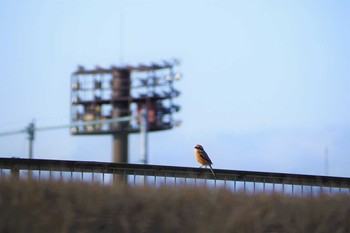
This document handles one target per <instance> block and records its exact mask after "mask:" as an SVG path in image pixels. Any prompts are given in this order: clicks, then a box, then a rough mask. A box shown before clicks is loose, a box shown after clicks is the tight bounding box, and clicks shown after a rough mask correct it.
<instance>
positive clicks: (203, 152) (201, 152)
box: [198, 150, 213, 164]
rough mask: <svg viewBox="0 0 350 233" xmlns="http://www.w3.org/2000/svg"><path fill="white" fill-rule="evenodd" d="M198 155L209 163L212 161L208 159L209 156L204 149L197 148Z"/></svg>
mask: <svg viewBox="0 0 350 233" xmlns="http://www.w3.org/2000/svg"><path fill="white" fill-rule="evenodd" d="M198 152H199V155H200V156H201V157H202V158H203V159H204V160H206V161H208V162H209V163H210V164H213V163H212V161H211V160H210V158H209V156H208V155H207V153H206V152H205V151H204V150H199V151H198Z"/></svg>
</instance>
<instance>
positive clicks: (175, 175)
mask: <svg viewBox="0 0 350 233" xmlns="http://www.w3.org/2000/svg"><path fill="white" fill-rule="evenodd" d="M175 188H176V172H175Z"/></svg>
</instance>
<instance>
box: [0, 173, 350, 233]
mask: <svg viewBox="0 0 350 233" xmlns="http://www.w3.org/2000/svg"><path fill="white" fill-rule="evenodd" d="M0 216H1V217H0V232H1V233H32V232H33V233H34V232H35V233H49V232H50V233H56V232H57V233H104V232H106V233H107V232H108V233H110V232H113V233H114V232H115V233H123V232H125V233H129V232H130V233H139V232H141V233H142V232H144V233H148V232H150V233H158V232H174V233H175V232H176V233H180V232H185V233H186V232H191V233H207V232H237V233H265V232H271V233H277V232H288V233H289V232H293V233H294V232H295V233H312V232H315V233H341V232H344V233H345V232H350V196H349V195H332V196H329V195H324V196H322V195H321V196H318V197H311V196H310V197H292V196H282V195H276V194H255V195H246V194H244V193H232V192H230V191H227V190H224V189H209V188H204V187H202V188H200V187H196V188H195V187H191V188H185V187H177V188H175V187H171V188H170V187H162V188H152V187H127V186H102V185H100V184H87V183H74V182H65V183H60V182H48V181H46V182H37V181H20V180H15V179H12V180H11V179H2V180H0Z"/></svg>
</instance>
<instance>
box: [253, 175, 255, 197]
mask: <svg viewBox="0 0 350 233" xmlns="http://www.w3.org/2000/svg"><path fill="white" fill-rule="evenodd" d="M253 193H254V194H255V177H254V180H253Z"/></svg>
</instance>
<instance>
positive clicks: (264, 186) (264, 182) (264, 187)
mask: <svg viewBox="0 0 350 233" xmlns="http://www.w3.org/2000/svg"><path fill="white" fill-rule="evenodd" d="M265 192H266V179H265V178H264V179H263V193H265Z"/></svg>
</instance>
